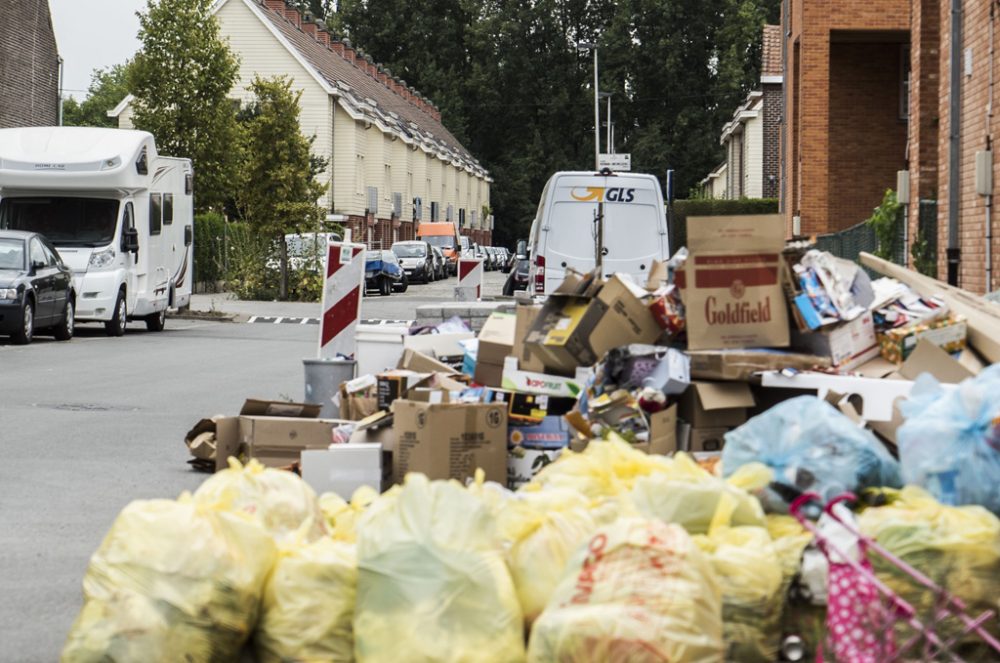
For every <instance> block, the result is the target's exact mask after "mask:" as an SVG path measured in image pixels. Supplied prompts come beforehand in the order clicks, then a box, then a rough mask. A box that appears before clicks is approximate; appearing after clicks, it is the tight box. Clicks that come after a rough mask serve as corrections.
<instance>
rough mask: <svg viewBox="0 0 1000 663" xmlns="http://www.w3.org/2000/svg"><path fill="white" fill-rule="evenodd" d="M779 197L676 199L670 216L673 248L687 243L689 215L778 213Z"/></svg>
mask: <svg viewBox="0 0 1000 663" xmlns="http://www.w3.org/2000/svg"><path fill="white" fill-rule="evenodd" d="M777 213H778V199H777V198H740V199H738V200H713V199H696V200H675V201H674V203H673V207H672V209H671V216H670V225H671V230H670V238H671V242H672V243H671V247H670V248H671V249H672V250H673V251H676V250H677V249H679V248H681V247H682V246H686V245H687V218H688V217H689V216H728V215H734V214H777Z"/></svg>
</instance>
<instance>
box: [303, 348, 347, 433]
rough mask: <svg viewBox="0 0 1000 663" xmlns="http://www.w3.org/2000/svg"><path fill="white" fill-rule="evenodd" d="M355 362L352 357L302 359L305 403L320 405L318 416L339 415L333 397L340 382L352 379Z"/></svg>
mask: <svg viewBox="0 0 1000 663" xmlns="http://www.w3.org/2000/svg"><path fill="white" fill-rule="evenodd" d="M356 364H357V362H355V361H354V360H353V359H339V358H333V357H329V358H322V359H303V360H302V366H303V368H304V369H305V373H306V395H305V401H306V403H318V404H319V405H320V411H319V416H320V417H321V418H323V419H337V418H338V417H340V406H339V405H335V404H334V402H333V397H334V396H335V395H336V394H337V391H338V390H339V389H340V383H341V382H346V381H348V380H353V379H354V368H355V366H356Z"/></svg>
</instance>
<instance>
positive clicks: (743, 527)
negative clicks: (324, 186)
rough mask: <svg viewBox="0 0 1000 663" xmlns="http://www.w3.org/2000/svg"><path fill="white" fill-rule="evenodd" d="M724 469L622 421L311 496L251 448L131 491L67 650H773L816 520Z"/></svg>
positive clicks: (212, 657) (283, 656)
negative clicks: (376, 485)
mask: <svg viewBox="0 0 1000 663" xmlns="http://www.w3.org/2000/svg"><path fill="white" fill-rule="evenodd" d="M769 481H770V473H769V471H768V470H767V469H766V468H763V467H762V466H747V468H746V469H745V470H743V471H741V472H738V473H737V474H735V475H733V476H732V477H730V478H729V479H726V480H723V479H721V478H719V477H716V476H713V475H711V474H709V473H708V472H706V471H705V470H703V469H702V468H700V467H699V466H698V465H697V464H696V463H695V462H694V461H692V460H691V459H690V458H688V457H686V456H684V455H683V454H679V455H677V456H676V457H674V458H666V457H662V456H650V455H646V454H643V453H641V452H638V451H636V450H634V449H633V448H632V447H630V446H629V445H628V444H627V443H626V442H624V441H621V440H618V439H611V440H608V441H602V442H595V443H592V444H590V445H589V446H588V447H587V449H586V450H585V451H584V452H582V453H578V454H577V453H572V452H569V451H567V452H564V454H563V455H562V456H561V457H560V458H559V459H558V460H557V461H555V462H554V463H552V464H550V465H549V466H547V467H546V468H544V469H543V470H542V471H541V472H540V473H539V474H538V475H537V476H536V477H535V479H534V480H533V481H532V482H530V483H529V484H527V485H526V486H524V487H523V488H522V489H520V490H518V491H516V492H511V491H508V490H506V489H505V488H503V487H500V486H497V485H495V484H487V483H484V482H483V481H482V478H481V476H480V477H479V478H478V479H477V480H476V481H473V482H470V484H469V485H467V486H463V485H461V484H459V483H458V482H455V481H430V480H428V479H427V478H426V477H424V476H423V475H419V474H411V475H409V476H408V477H407V478H406V481H405V482H404V484H402V485H399V486H395V487H393V488H392V489H390V490H389V491H387V492H385V493H383V494H381V495H379V494H377V492H376V491H374V490H368V489H362V490H360V491H358V493H356V494H355V495H354V496H352V497H351V499H350V500H349V501H348V500H345V499H341V498H340V497H338V496H336V495H321V496H317V495H315V494H314V493H313V491H312V490H311V489H310V488H309V487H308V486H307V485H306V484H305V483H304V482H302V481H301V480H300V479H299V478H298V477H297V476H295V475H294V474H291V473H288V472H284V471H281V470H274V469H266V468H263V467H262V466H260V465H259V464H258V463H257V462H256V461H251V462H250V463H249V464H248V465H247V466H245V467H242V466H240V465H239V464H238V463H235V462H234V464H233V465H232V466H231V467H230V469H228V470H225V471H223V472H220V473H218V474H216V475H214V476H213V477H212V478H210V479H209V480H207V481H206V482H205V484H204V485H203V486H202V487H201V488H200V489H199V490H198V491H196V492H195V494H194V495H183V496H182V497H181V498H180V499H178V500H176V501H171V500H153V501H138V502H134V503H132V504H130V505H129V506H128V507H126V508H125V509H124V510H123V511H122V513H121V514H120V515H119V517H118V519H117V520H116V521H115V523H114V524H113V526H112V528H111V531H110V532H109V533H108V535H107V537H106V539H105V540H104V542H103V543H102V544H101V547H100V548H99V549H98V551H97V552H96V553H95V554H94V556H93V558H92V559H91V563H90V566H89V568H88V570H87V574H86V576H85V579H84V606H83V609H82V610H81V612H80V615H79V617H78V619H77V621H76V623H75V624H74V626H73V628H72V630H71V632H70V634H69V638H68V640H67V643H66V646H65V649H64V651H63V660H64V661H70V662H72V661H107V660H118V661H124V660H143V661H159V660H163V661H166V660H185V661H191V662H198V661H219V660H238V658H239V656H240V653H241V650H242V649H243V648H244V647H247V646H250V647H253V648H254V649H255V651H256V654H257V657H258V659H259V660H261V661H267V662H270V661H335V662H342V661H374V662H381V661H393V662H396V661H408V662H409V661H413V662H422V661H427V662H431V661H434V662H436V663H438V662H450V661H453V662H456V663H458V662H459V661H461V662H463V663H464V662H478V661H483V662H486V661H489V662H499V663H502V662H506V661H511V662H520V661H533V662H535V661H537V662H542V661H557V660H558V661H615V660H621V661H640V662H641V661H672V662H694V661H706V662H707V661H721V660H738V661H768V660H774V659H775V658H776V657H777V652H778V647H779V643H780V637H781V631H780V620H781V611H782V609H783V608H784V596H785V593H786V590H787V588H788V585H789V583H790V581H791V578H792V576H794V574H795V573H796V570H797V568H798V560H799V558H800V556H801V553H802V549H803V548H804V547H805V545H806V544H807V543H808V541H809V537H808V535H806V534H805V533H804V531H803V530H802V529H801V527H799V526H798V524H797V523H795V522H794V521H792V520H791V519H789V518H788V517H787V516H786V517H777V516H765V514H764V512H763V510H762V509H761V506H760V503H759V501H758V500H757V498H756V497H754V495H753V493H754V491H757V490H760V489H761V488H763V487H764V486H766V485H767V483H768V482H769Z"/></svg>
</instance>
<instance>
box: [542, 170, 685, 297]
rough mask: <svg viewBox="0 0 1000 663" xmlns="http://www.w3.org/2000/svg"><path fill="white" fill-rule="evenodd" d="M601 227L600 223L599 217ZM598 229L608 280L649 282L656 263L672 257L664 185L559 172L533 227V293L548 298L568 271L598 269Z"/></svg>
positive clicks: (647, 178)
mask: <svg viewBox="0 0 1000 663" xmlns="http://www.w3.org/2000/svg"><path fill="white" fill-rule="evenodd" d="M599 208H600V211H602V213H603V222H602V223H600V224H599V223H598V211H599ZM598 227H603V237H602V240H603V241H602V242H601V243H600V245H601V247H602V255H603V260H602V263H603V268H604V269H603V271H604V274H605V275H606V276H610V275H611V274H615V273H625V274H631V275H632V276H634V277H635V278H636V279H637V280H638V281H639V282H640V283H643V282H645V280H646V278H647V276H648V274H649V269H650V267H651V265H652V263H653V261H654V260H665V259H667V258H668V257H669V255H670V247H669V246H668V240H667V218H666V211H665V209H664V206H663V194H662V192H661V191H660V183H659V182H658V181H657V179H656V177H654V176H653V175H644V174H640V173H606V174H605V173H593V172H559V173H556V174H555V175H553V176H552V177H550V178H549V181H548V182H547V183H546V184H545V188H544V189H542V198H541V201H540V202H539V203H538V212H537V214H536V215H535V220H534V221H533V222H532V224H531V234H530V235H529V238H528V247H529V250H530V258H531V280H530V284H529V290H531V291H534V292H535V293H538V294H542V293H549V292H552V291H553V290H555V289H556V288H557V287H559V285H560V284H561V283H562V281H563V277H564V276H565V274H566V270H567V269H569V268H572V269H575V270H576V271H578V272H583V273H587V272H590V271H592V270H593V269H594V268H595V267H596V265H597V261H596V256H597V247H598V245H599V244H598V237H597V232H598Z"/></svg>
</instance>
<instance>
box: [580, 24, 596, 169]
mask: <svg viewBox="0 0 1000 663" xmlns="http://www.w3.org/2000/svg"><path fill="white" fill-rule="evenodd" d="M576 50H577V51H580V52H581V53H582V52H584V51H588V50H592V51H594V169H595V170H598V169H600V167H601V106H600V101H599V99H600V97H599V95H600V91H599V90H598V88H597V86H598V76H597V44H595V43H594V42H590V41H580V42H577V44H576Z"/></svg>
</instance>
